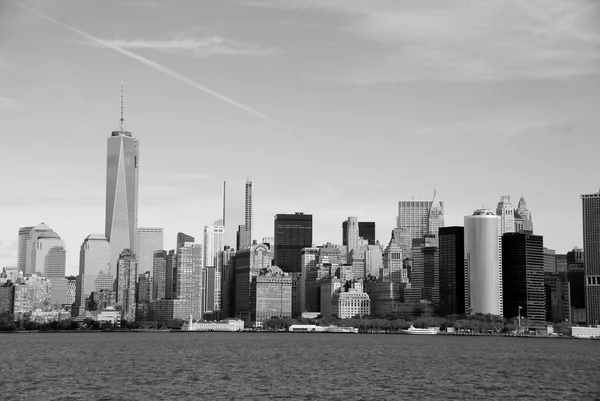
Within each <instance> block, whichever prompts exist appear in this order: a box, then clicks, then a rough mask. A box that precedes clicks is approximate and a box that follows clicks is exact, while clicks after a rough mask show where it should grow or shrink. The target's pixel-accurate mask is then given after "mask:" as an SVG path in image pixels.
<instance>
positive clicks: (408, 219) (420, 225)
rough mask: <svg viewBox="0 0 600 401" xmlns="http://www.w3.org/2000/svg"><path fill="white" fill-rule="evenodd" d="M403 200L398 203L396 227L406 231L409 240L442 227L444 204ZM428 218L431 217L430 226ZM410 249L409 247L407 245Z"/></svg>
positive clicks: (433, 201) (434, 196) (436, 201)
mask: <svg viewBox="0 0 600 401" xmlns="http://www.w3.org/2000/svg"><path fill="white" fill-rule="evenodd" d="M433 198H434V199H433V200H431V201H423V200H403V201H399V202H398V218H397V220H396V227H398V228H402V229H405V230H407V231H408V236H409V237H410V239H411V240H412V239H414V238H422V237H423V236H424V235H425V234H429V233H430V232H432V233H434V234H435V231H436V229H439V227H443V226H444V202H443V201H440V200H436V193H435V192H434V195H433ZM430 216H431V217H432V220H431V224H430ZM408 248H410V245H408Z"/></svg>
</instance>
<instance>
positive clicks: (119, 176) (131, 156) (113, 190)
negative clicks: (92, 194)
mask: <svg viewBox="0 0 600 401" xmlns="http://www.w3.org/2000/svg"><path fill="white" fill-rule="evenodd" d="M124 121H125V120H124V119H123V93H122V87H121V120H120V128H119V130H118V131H113V132H112V134H111V136H110V137H108V139H107V157H106V160H107V163H106V218H105V232H104V235H105V237H106V239H107V240H108V241H109V243H110V247H111V267H112V269H113V270H116V269H115V267H116V266H117V261H118V259H119V257H120V255H121V253H122V252H123V251H124V250H125V249H128V250H129V252H130V253H131V256H133V255H135V254H136V252H137V249H136V248H135V245H136V236H137V226H138V194H139V192H138V186H139V163H140V151H139V145H140V143H139V140H138V139H136V138H134V137H133V136H132V135H131V132H128V131H125V128H124ZM159 249H160V248H159Z"/></svg>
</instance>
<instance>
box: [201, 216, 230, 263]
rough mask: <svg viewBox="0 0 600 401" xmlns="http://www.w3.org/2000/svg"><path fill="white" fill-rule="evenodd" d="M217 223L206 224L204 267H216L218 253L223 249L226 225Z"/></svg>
mask: <svg viewBox="0 0 600 401" xmlns="http://www.w3.org/2000/svg"><path fill="white" fill-rule="evenodd" d="M216 223H218V222H215V224H214V225H212V226H204V259H203V260H204V267H216V266H217V255H218V253H219V252H220V251H222V250H223V246H224V235H225V227H224V226H222V225H217V224H216Z"/></svg>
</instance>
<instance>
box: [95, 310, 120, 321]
mask: <svg viewBox="0 0 600 401" xmlns="http://www.w3.org/2000/svg"><path fill="white" fill-rule="evenodd" d="M95 320H97V321H98V322H100V323H111V324H116V325H120V324H121V311H118V310H115V308H114V307H112V306H107V307H106V308H102V309H100V310H99V312H98V313H97V314H96V319H95Z"/></svg>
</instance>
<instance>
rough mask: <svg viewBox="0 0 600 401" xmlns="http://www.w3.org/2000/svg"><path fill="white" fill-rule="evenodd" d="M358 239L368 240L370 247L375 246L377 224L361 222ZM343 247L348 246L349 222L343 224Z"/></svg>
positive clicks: (359, 223)
mask: <svg viewBox="0 0 600 401" xmlns="http://www.w3.org/2000/svg"><path fill="white" fill-rule="evenodd" d="M358 237H359V238H362V239H364V240H366V241H367V242H368V245H375V241H376V237H375V222H374V221H359V222H358ZM342 245H348V220H346V221H344V222H343V223H342Z"/></svg>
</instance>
